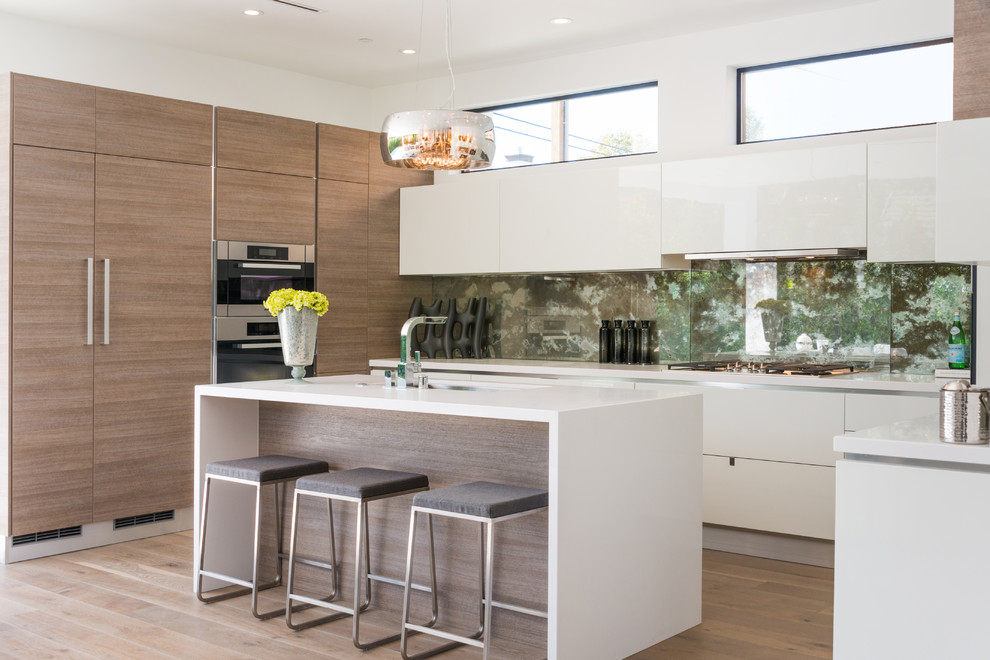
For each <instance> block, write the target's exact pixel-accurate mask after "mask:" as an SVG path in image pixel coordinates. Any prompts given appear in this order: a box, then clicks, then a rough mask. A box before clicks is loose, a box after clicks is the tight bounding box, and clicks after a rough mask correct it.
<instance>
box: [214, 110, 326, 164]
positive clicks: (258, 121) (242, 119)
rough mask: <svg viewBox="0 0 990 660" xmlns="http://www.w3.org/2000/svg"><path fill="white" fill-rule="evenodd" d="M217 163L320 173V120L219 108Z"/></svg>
mask: <svg viewBox="0 0 990 660" xmlns="http://www.w3.org/2000/svg"><path fill="white" fill-rule="evenodd" d="M216 112H217V167H229V168H232V169H237V170H251V171H253V172H272V173H274V174H292V175H295V176H308V177H313V176H316V124H315V123H313V122H311V121H304V120H302V119H290V118H288V117H279V116H276V115H266V114H262V113H260V112H248V111H246V110H233V109H231V108H217V109H216Z"/></svg>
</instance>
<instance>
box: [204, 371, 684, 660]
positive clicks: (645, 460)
mask: <svg viewBox="0 0 990 660" xmlns="http://www.w3.org/2000/svg"><path fill="white" fill-rule="evenodd" d="M474 384H475V385H483V384H482V383H474ZM481 390H484V391H481ZM481 390H467V391H465V390H446V389H432V388H431V389H426V390H419V389H406V390H399V389H395V388H391V389H389V388H383V387H382V385H381V381H380V379H377V378H372V377H370V376H337V377H327V378H313V379H309V380H308V382H305V383H302V384H297V383H292V382H291V381H265V382H256V383H233V384H227V385H201V386H198V387H197V388H196V397H195V398H196V451H195V460H196V466H195V467H196V474H197V480H196V504H195V511H196V513H197V516H198V515H199V514H200V511H201V500H200V497H201V489H202V485H203V475H204V471H205V466H206V464H207V463H209V462H211V461H216V460H224V459H230V458H238V457H244V456H251V455H257V454H258V453H259V452H262V453H276V452H279V453H291V452H292V451H295V452H296V453H298V454H300V455H306V456H312V457H314V458H324V459H325V460H328V462H329V463H330V465H331V468H332V469H347V468H351V467H357V466H358V465H359V464H364V465H369V466H372V467H384V468H389V469H406V470H414V471H416V470H419V471H423V472H424V473H426V474H428V475H429V476H430V479H431V485H433V486H434V487H439V486H445V485H453V483H457V482H458V481H469V480H474V479H479V478H482V479H490V480H497V479H500V480H502V481H510V480H511V479H512V477H516V483H519V484H520V485H531V486H536V487H544V488H547V489H548V490H549V491H550V508H549V511H548V514H547V516H546V518H540V522H539V524H540V525H542V527H540V528H538V532H537V533H538V534H540V535H543V536H542V540H541V539H536V540H535V541H534V539H533V538H529V539H528V540H527V541H525V542H526V543H530V544H532V543H536V542H539V543H545V545H541V546H537V547H540V548H543V549H542V550H541V551H540V553H538V554H539V556H538V557H537V558H536V560H534V561H537V562H538V564H545V568H540V567H539V566H538V565H537V564H533V565H532V572H533V574H534V575H535V577H536V578H537V579H536V580H535V581H536V583H537V584H539V585H541V586H540V588H541V589H543V588H544V587H543V586H542V585H543V584H544V583H543V582H541V581H540V580H542V579H543V576H544V575H545V591H546V593H545V606H546V608H547V611H548V623H547V629H546V644H547V651H548V657H551V658H594V659H596V660H599V659H604V658H623V657H627V656H628V655H631V654H633V653H635V652H637V651H639V650H642V649H644V648H647V647H649V646H652V645H653V644H656V643H658V642H660V641H662V640H663V639H666V638H668V637H670V636H672V635H675V634H677V633H679V632H681V631H683V630H686V629H687V628H690V627H692V626H694V625H697V624H698V623H700V622H701V405H702V404H701V397H700V395H695V394H683V395H678V394H669V393H658V392H652V391H636V390H612V389H597V388H572V387H566V386H564V387H543V386H507V385H506V384H504V383H495V384H491V387H488V388H481ZM314 453H320V455H318V456H313V454H314ZM431 453H432V455H431ZM411 463H413V464H411ZM241 495H243V494H239V493H234V492H228V493H221V492H219V491H218V492H217V493H216V497H214V495H213V494H211V507H213V506H217V507H218V508H221V509H223V510H225V512H226V515H223V514H221V515H217V516H216V518H214V516H213V513H212V512H213V511H216V509H212V508H211V518H210V520H211V522H210V529H209V530H208V534H209V535H210V537H209V538H210V545H209V550H210V554H209V555H208V557H207V562H208V563H209V564H210V565H214V564H212V562H214V561H221V562H223V563H226V564H227V566H226V567H225V568H226V570H230V571H234V573H233V574H238V572H240V573H241V574H243V573H245V572H247V574H249V573H250V563H251V557H250V554H251V553H250V551H248V550H247V549H249V548H250V545H251V544H250V540H249V539H250V536H251V522H250V521H251V519H252V511H253V501H250V500H251V499H252V498H250V497H248V498H243V497H241ZM245 499H246V500H249V501H244V500H245ZM245 505H246V506H245ZM405 506H406V507H408V503H406V505H405ZM406 510H407V509H406ZM393 518H396V516H393ZM396 519H401V517H399V518H396ZM214 520H217V521H222V522H219V523H217V524H216V525H215V523H214V522H213V521H214ZM391 522H394V520H391V521H390V525H391ZM399 527H400V528H401V529H399V530H394V529H391V530H389V531H388V533H389V534H393V535H395V534H398V535H399V536H403V537H404V535H405V533H406V532H407V526H405V525H401V524H400V525H399ZM198 528H199V526H198V518H197V525H196V526H195V527H194V529H196V530H198ZM382 533H383V534H384V533H385V532H382ZM527 534H528V536H529V537H533V536H534V535H535V533H533V530H529V531H528V532H527ZM393 541H394V540H393ZM197 542H198V539H197ZM384 542H389V541H388V539H384ZM393 545H395V542H393ZM389 553H391V550H390V551H389ZM543 553H545V554H543ZM506 561H507V562H508V561H509V560H508V559H507V560H506ZM520 565H521V566H523V567H524V568H525V567H526V566H527V564H525V563H522V564H520ZM214 566H215V565H214ZM392 568H393V569H394V568H395V567H394V566H393V567H392ZM498 579H499V578H498V576H497V577H496V580H497V581H498ZM512 588H513V585H507V586H506V591H507V592H508V593H507V594H506V596H505V598H506V599H510V598H511V597H512V596H513V594H512ZM500 598H501V597H500ZM496 634H497V633H496Z"/></svg>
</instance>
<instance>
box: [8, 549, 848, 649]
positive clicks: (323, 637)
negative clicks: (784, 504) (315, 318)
mask: <svg viewBox="0 0 990 660" xmlns="http://www.w3.org/2000/svg"><path fill="white" fill-rule="evenodd" d="M192 543H193V538H192V533H191V532H190V531H185V532H179V533H175V534H167V535H163V536H157V537H151V538H147V539H140V540H137V541H130V542H127V543H120V544H117V545H112V546H105V547H102V548H93V549H89V550H82V551H79V552H75V553H69V554H64V555H58V556H54V557H45V558H40V559H35V560H31V561H26V562H20V563H17V564H11V565H7V566H0V660H4V659H5V658H7V657H13V658H26V657H30V658H32V659H33V658H54V657H59V658H65V657H72V658H81V659H86V658H131V657H138V658H142V660H143V658H162V657H165V658H182V659H200V658H202V659H203V660H226V659H228V658H229V659H231V660H239V659H243V658H292V659H293V660H295V659H296V658H300V659H307V658H322V659H323V660H356V659H360V660H398V659H399V653H398V644H397V643H396V644H390V645H387V646H385V647H382V648H378V649H373V650H371V651H367V652H361V651H358V650H357V649H355V648H354V646H353V644H352V643H351V640H350V625H349V623H348V622H347V621H342V622H335V623H332V624H329V625H324V626H318V627H316V628H312V629H310V630H306V631H300V632H296V631H292V630H290V629H289V628H288V627H286V626H285V622H284V620H283V619H282V618H281V617H277V618H274V619H271V620H269V621H257V620H255V619H254V617H252V616H251V613H250V602H249V599H247V598H243V597H242V598H236V599H232V600H229V601H223V602H219V603H215V604H211V605H204V604H203V603H200V602H199V601H198V600H197V599H196V597H195V595H194V594H193V593H192V577H191V576H192V566H193V561H192V559H193V548H192ZM702 595H703V598H702V601H703V603H702V619H703V623H702V624H701V625H699V626H695V627H694V628H691V629H690V630H687V631H685V632H684V633H682V634H680V635H677V636H676V637H673V638H671V639H669V640H666V641H665V642H662V643H661V644H658V645H656V646H654V647H651V648H649V649H646V650H645V651H642V652H640V653H638V654H636V655H634V656H632V657H631V658H630V660H658V659H661V658H662V659H671V658H674V659H677V660H778V659H779V660H810V659H819V660H821V659H824V658H831V655H832V652H831V638H832V571H831V570H829V569H824V568H820V567H816V566H804V565H801V564H789V563H786V562H779V561H773V560H767V559H760V558H755V557H747V556H743V555H732V554H727V553H723V552H715V551H705V552H704V555H703V584H702ZM283 598H284V591H282V590H281V589H273V590H271V591H270V592H266V593H265V595H264V603H263V607H264V606H268V605H271V606H272V607H275V606H278V605H280V604H281V601H282V599H283ZM387 614H388V613H378V612H373V613H371V616H369V617H368V619H367V626H365V625H364V620H362V628H365V627H366V628H367V629H366V630H364V632H366V633H367V634H368V635H374V634H376V633H377V632H380V631H384V630H386V628H383V627H381V626H382V625H394V622H393V621H391V620H390V619H389V617H388V616H386V615H387ZM392 618H394V616H393V617H392ZM496 634H498V631H496ZM429 641H432V640H425V639H420V640H417V644H422V643H426V642H429ZM414 650H415V649H414ZM442 657H443V658H444V660H476V659H477V657H478V651H477V650H476V649H470V648H469V649H458V650H455V651H453V652H451V653H448V654H445V655H444V656H442ZM493 657H494V658H496V659H497V660H523V659H525V660H529V658H541V657H543V655H542V654H541V653H539V652H538V651H533V650H532V649H522V648H519V647H518V646H513V645H512V644H511V642H509V641H508V640H506V639H504V638H503V639H502V640H499V643H498V644H497V648H496V652H495V653H494V654H493Z"/></svg>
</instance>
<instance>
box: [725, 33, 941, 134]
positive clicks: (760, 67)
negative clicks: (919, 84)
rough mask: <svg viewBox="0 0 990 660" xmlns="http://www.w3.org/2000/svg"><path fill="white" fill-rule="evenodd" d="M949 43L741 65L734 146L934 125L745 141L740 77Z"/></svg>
mask: <svg viewBox="0 0 990 660" xmlns="http://www.w3.org/2000/svg"><path fill="white" fill-rule="evenodd" d="M951 43H953V38H952V37H945V38H943V39H931V40H928V41H916V42H912V43H908V44H899V45H896V46H883V47H880V48H867V49H864V50H856V51H851V52H848V53H836V54H833V55H819V56H817V57H805V58H801V59H797V60H788V61H786V62H773V63H771V64H757V65H754V66H745V67H737V68H736V144H737V145H742V144H759V143H760V142H779V141H780V140H800V139H802V138H809V137H822V136H825V135H847V134H850V133H863V132H865V131H883V130H887V129H891V128H905V127H907V126H925V125H928V124H932V123H934V122H922V123H919V124H901V125H898V126H882V127H877V128H860V129H857V130H853V131H837V132H834V133H812V134H809V135H794V136H791V137H779V138H767V139H765V140H747V141H745V142H744V141H743V127H744V126H745V123H746V116H745V110H744V108H743V97H744V95H745V94H744V91H743V90H744V88H745V85H744V84H743V76H744V75H745V74H746V73H749V72H751V71H765V70H767V69H782V68H784V67H790V66H799V65H801V64H815V63H817V62H828V61H832V60H843V59H849V58H851V57H862V56H865V55H880V54H883V53H890V52H895V51H900V50H911V49H914V48H925V47H927V46H939V45H942V44H951Z"/></svg>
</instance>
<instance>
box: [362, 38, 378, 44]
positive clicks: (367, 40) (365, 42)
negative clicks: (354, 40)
mask: <svg viewBox="0 0 990 660" xmlns="http://www.w3.org/2000/svg"><path fill="white" fill-rule="evenodd" d="M358 41H359V42H361V43H363V44H370V43H371V42H372V41H374V39H372V38H370V37H361V38H360V39H358Z"/></svg>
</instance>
